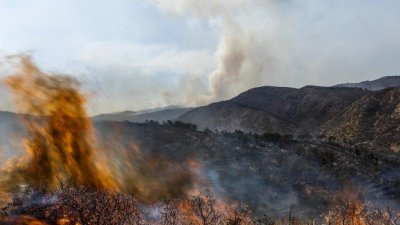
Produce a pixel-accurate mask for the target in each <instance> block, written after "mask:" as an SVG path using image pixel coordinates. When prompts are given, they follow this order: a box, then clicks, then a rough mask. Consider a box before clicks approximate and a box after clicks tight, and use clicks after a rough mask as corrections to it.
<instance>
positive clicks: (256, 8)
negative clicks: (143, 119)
mask: <svg viewBox="0 0 400 225" xmlns="http://www.w3.org/2000/svg"><path fill="white" fill-rule="evenodd" d="M28 6H29V7H26V5H23V4H21V2H15V3H8V4H5V5H4V7H2V9H0V10H1V15H2V17H4V18H2V21H7V22H1V23H0V29H2V30H3V31H4V32H5V33H6V34H7V35H4V36H3V37H2V38H0V43H6V44H5V45H2V47H1V48H0V54H1V55H9V54H18V53H20V52H25V51H30V50H31V51H32V52H33V53H32V55H33V58H34V60H35V62H37V63H38V64H39V65H40V66H41V67H43V68H44V69H45V70H46V71H61V72H65V73H67V74H76V75H75V76H77V77H78V78H79V80H81V81H82V83H83V88H84V90H85V91H86V92H88V93H91V94H90V96H89V97H90V100H91V101H90V102H92V103H91V104H90V105H89V111H90V114H98V113H103V112H110V111H122V110H126V109H130V110H138V109H142V108H151V107H158V106H163V105H169V104H173V105H188V106H193V105H202V104H206V103H208V102H210V101H215V100H222V99H227V98H231V97H233V96H234V95H236V94H238V93H240V92H242V91H244V90H246V89H249V88H252V87H255V86H262V85H277V86H293V87H300V86H303V85H306V84H316V85H333V84H336V83H342V82H354V81H361V80H367V79H374V78H378V77H381V76H385V75H396V74H398V73H399V72H398V71H399V70H400V68H399V66H398V63H397V62H396V59H398V57H399V54H400V53H399V52H400V51H399V46H400V44H399V40H400V38H399V34H398V33H396V32H394V31H396V30H398V29H399V24H398V23H397V21H398V20H399V17H400V16H399V15H398V13H397V12H398V10H399V9H400V4H399V3H398V2H396V1H383V2H379V3H377V2H376V1H372V0H368V1H361V0H356V1H352V2H348V1H344V0H339V1H335V2H331V1H327V0H323V1H307V2H304V1H299V0H290V1H272V0H268V1H260V0H258V1H243V0H233V1H226V0H222V1H210V0H201V1H182V0H177V1H171V0H154V1H145V2H143V1H136V0H120V1H118V2H115V3H112V4H111V3H109V2H106V1H99V2H98V3H97V4H96V5H93V6H91V7H88V5H87V4H86V3H81V2H79V1H62V2H61V3H57V4H56V3H51V2H49V1H46V0H40V1H38V2H37V3H36V4H32V5H28ZM21 7H23V10H22V9H21ZM16 12H18V13H16ZM16 15H18V16H16ZM55 15H57V16H55ZM104 15H106V16H104ZM49 18H56V19H54V20H53V19H49ZM70 18H74V19H73V21H72V22H71V21H70ZM26 21H31V22H32V23H30V24H31V25H30V29H25V24H26ZM9 23H10V24H9ZM98 24H102V26H98ZM43 34H44V35H43ZM78 34H79V35H78ZM26 37H29V39H27V38H26ZM44 43H46V44H44ZM2 70H3V68H2ZM2 74H4V73H2ZM2 94H3V93H2ZM3 98H4V99H1V102H2V104H1V105H0V106H1V108H3V109H9V108H10V107H11V103H9V102H6V100H5V99H7V98H8V97H3ZM105 102H107V103H105ZM133 102H134V103H135V104H133Z"/></svg>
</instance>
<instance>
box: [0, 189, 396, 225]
mask: <svg viewBox="0 0 400 225" xmlns="http://www.w3.org/2000/svg"><path fill="white" fill-rule="evenodd" d="M0 224H27V225H28V224H63V225H75V224H82V225H89V224H98V225H114V224H115V225H119V224H132V225H147V224H148V225H317V224H320V225H327V224H332V225H333V224H335V225H336V224H337V225H364V224H365V225H396V224H400V213H399V212H398V211H395V210H392V209H390V208H384V209H373V208H372V207H370V206H368V205H367V204H365V203H362V202H360V201H358V200H352V201H348V200H347V201H346V200H340V201H339V202H337V203H336V204H335V205H333V206H332V207H331V209H330V210H328V211H327V212H325V213H324V214H322V215H320V216H318V217H317V218H308V219H304V218H299V217H297V216H296V211H295V210H293V208H292V207H291V208H290V209H289V210H288V211H286V212H285V215H284V216H282V217H280V218H277V217H275V218H271V217H268V216H267V215H263V216H261V217H255V216H254V215H253V214H252V212H251V210H250V209H249V207H248V206H247V205H246V204H244V203H241V204H234V203H232V204H225V203H222V202H219V200H218V199H216V198H214V197H213V195H212V194H211V193H210V192H209V191H208V190H205V191H204V192H202V193H200V194H198V195H195V196H187V197H184V198H180V199H174V200H166V201H161V202H159V203H156V204H153V205H143V204H141V203H140V202H139V201H137V200H136V199H135V198H134V197H133V196H132V195H130V194H125V193H121V192H115V191H106V190H96V189H92V188H86V187H77V186H71V185H65V184H64V185H61V188H60V189H59V190H57V191H51V190H48V189H47V188H45V187H40V188H33V187H32V186H27V187H26V188H25V189H24V190H23V191H22V192H21V193H18V194H15V195H14V197H13V200H12V202H11V203H9V204H8V205H7V206H6V207H4V208H3V209H2V213H1V214H0Z"/></svg>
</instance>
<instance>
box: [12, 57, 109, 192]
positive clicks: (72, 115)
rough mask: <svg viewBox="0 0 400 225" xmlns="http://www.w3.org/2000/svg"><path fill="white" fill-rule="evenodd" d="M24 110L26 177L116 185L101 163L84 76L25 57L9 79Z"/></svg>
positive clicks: (53, 182) (34, 180)
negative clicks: (44, 67)
mask: <svg viewBox="0 0 400 225" xmlns="http://www.w3.org/2000/svg"><path fill="white" fill-rule="evenodd" d="M5 83H6V84H7V85H8V86H9V87H10V88H11V90H12V92H13V94H14V96H15V97H16V102H17V106H18V109H19V110H20V111H21V112H23V113H28V114H31V115H33V116H25V117H24V122H25V124H26V125H27V130H28V132H29V136H30V137H29V138H28V139H26V140H25V149H26V151H27V153H28V155H29V156H30V157H29V158H28V159H24V162H23V163H21V165H22V166H21V167H22V168H18V171H19V173H20V175H21V178H22V179H23V180H24V181H25V182H29V183H32V184H36V185H39V184H41V185H43V184H44V185H46V186H47V187H51V188H56V187H57V186H58V185H59V181H60V180H63V181H65V180H70V181H71V182H73V183H74V184H76V185H84V186H89V187H94V188H112V187H114V185H115V182H114V181H113V179H111V177H110V176H109V173H107V172H106V171H107V169H106V168H102V167H100V166H99V165H98V164H96V163H95V162H96V160H95V158H96V157H95V148H94V147H93V133H92V126H91V122H90V120H89V118H88V116H87V114H86V112H85V109H84V104H85V96H84V95H83V94H82V93H80V92H79V89H78V87H79V82H78V81H76V80H75V79H73V78H71V77H67V76H61V75H56V76H55V75H51V74H47V73H44V72H42V71H41V70H40V69H39V68H37V67H36V66H35V65H34V64H33V63H32V62H31V59H30V57H29V56H21V57H20V66H19V67H18V71H17V72H16V73H15V74H13V75H12V76H10V77H8V78H7V79H6V80H5Z"/></svg>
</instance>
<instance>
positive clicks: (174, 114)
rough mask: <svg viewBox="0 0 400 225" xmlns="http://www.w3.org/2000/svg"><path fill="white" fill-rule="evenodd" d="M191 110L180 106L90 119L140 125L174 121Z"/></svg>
mask: <svg viewBox="0 0 400 225" xmlns="http://www.w3.org/2000/svg"><path fill="white" fill-rule="evenodd" d="M190 109H191V108H185V107H180V106H166V107H161V108H154V109H146V110H140V111H137V112H135V111H124V112H118V113H109V114H100V115H97V116H94V117H92V119H93V121H130V122H137V123H142V122H145V121H146V120H155V121H159V122H163V121H168V120H175V119H177V118H178V117H179V116H180V115H182V114H183V113H185V112H187V111H189V110H190Z"/></svg>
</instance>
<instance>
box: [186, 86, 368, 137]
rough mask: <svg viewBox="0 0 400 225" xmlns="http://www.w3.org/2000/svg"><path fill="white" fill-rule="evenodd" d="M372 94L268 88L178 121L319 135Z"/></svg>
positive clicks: (335, 89)
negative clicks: (332, 119) (324, 124)
mask: <svg viewBox="0 0 400 225" xmlns="http://www.w3.org/2000/svg"><path fill="white" fill-rule="evenodd" d="M369 93H370V91H368V90H363V89H358V88H338V87H318V86H305V87H303V88H300V89H296V88H286V87H271V86H265V87H259V88H254V89H250V90H248V91H246V92H243V93H242V94H240V95H238V96H237V97H234V98H232V99H231V100H228V101H222V102H216V103H213V104H210V105H207V106H203V107H199V108H195V109H192V110H190V111H188V112H186V113H185V114H183V115H182V116H180V117H179V118H178V120H180V121H183V122H187V123H194V124H196V125H198V126H199V128H200V129H205V128H209V129H212V130H214V129H218V130H228V131H234V130H236V129H237V130H244V131H249V132H256V133H264V132H277V133H285V134H295V133H303V132H305V133H318V132H319V128H320V126H321V125H322V124H323V123H324V122H326V121H328V120H329V119H330V118H332V117H333V116H335V115H336V114H337V113H339V112H341V111H342V110H344V109H345V108H346V107H347V106H349V105H350V104H352V103H353V102H354V101H356V100H358V99H359V98H361V97H363V96H365V95H368V94H369Z"/></svg>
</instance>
